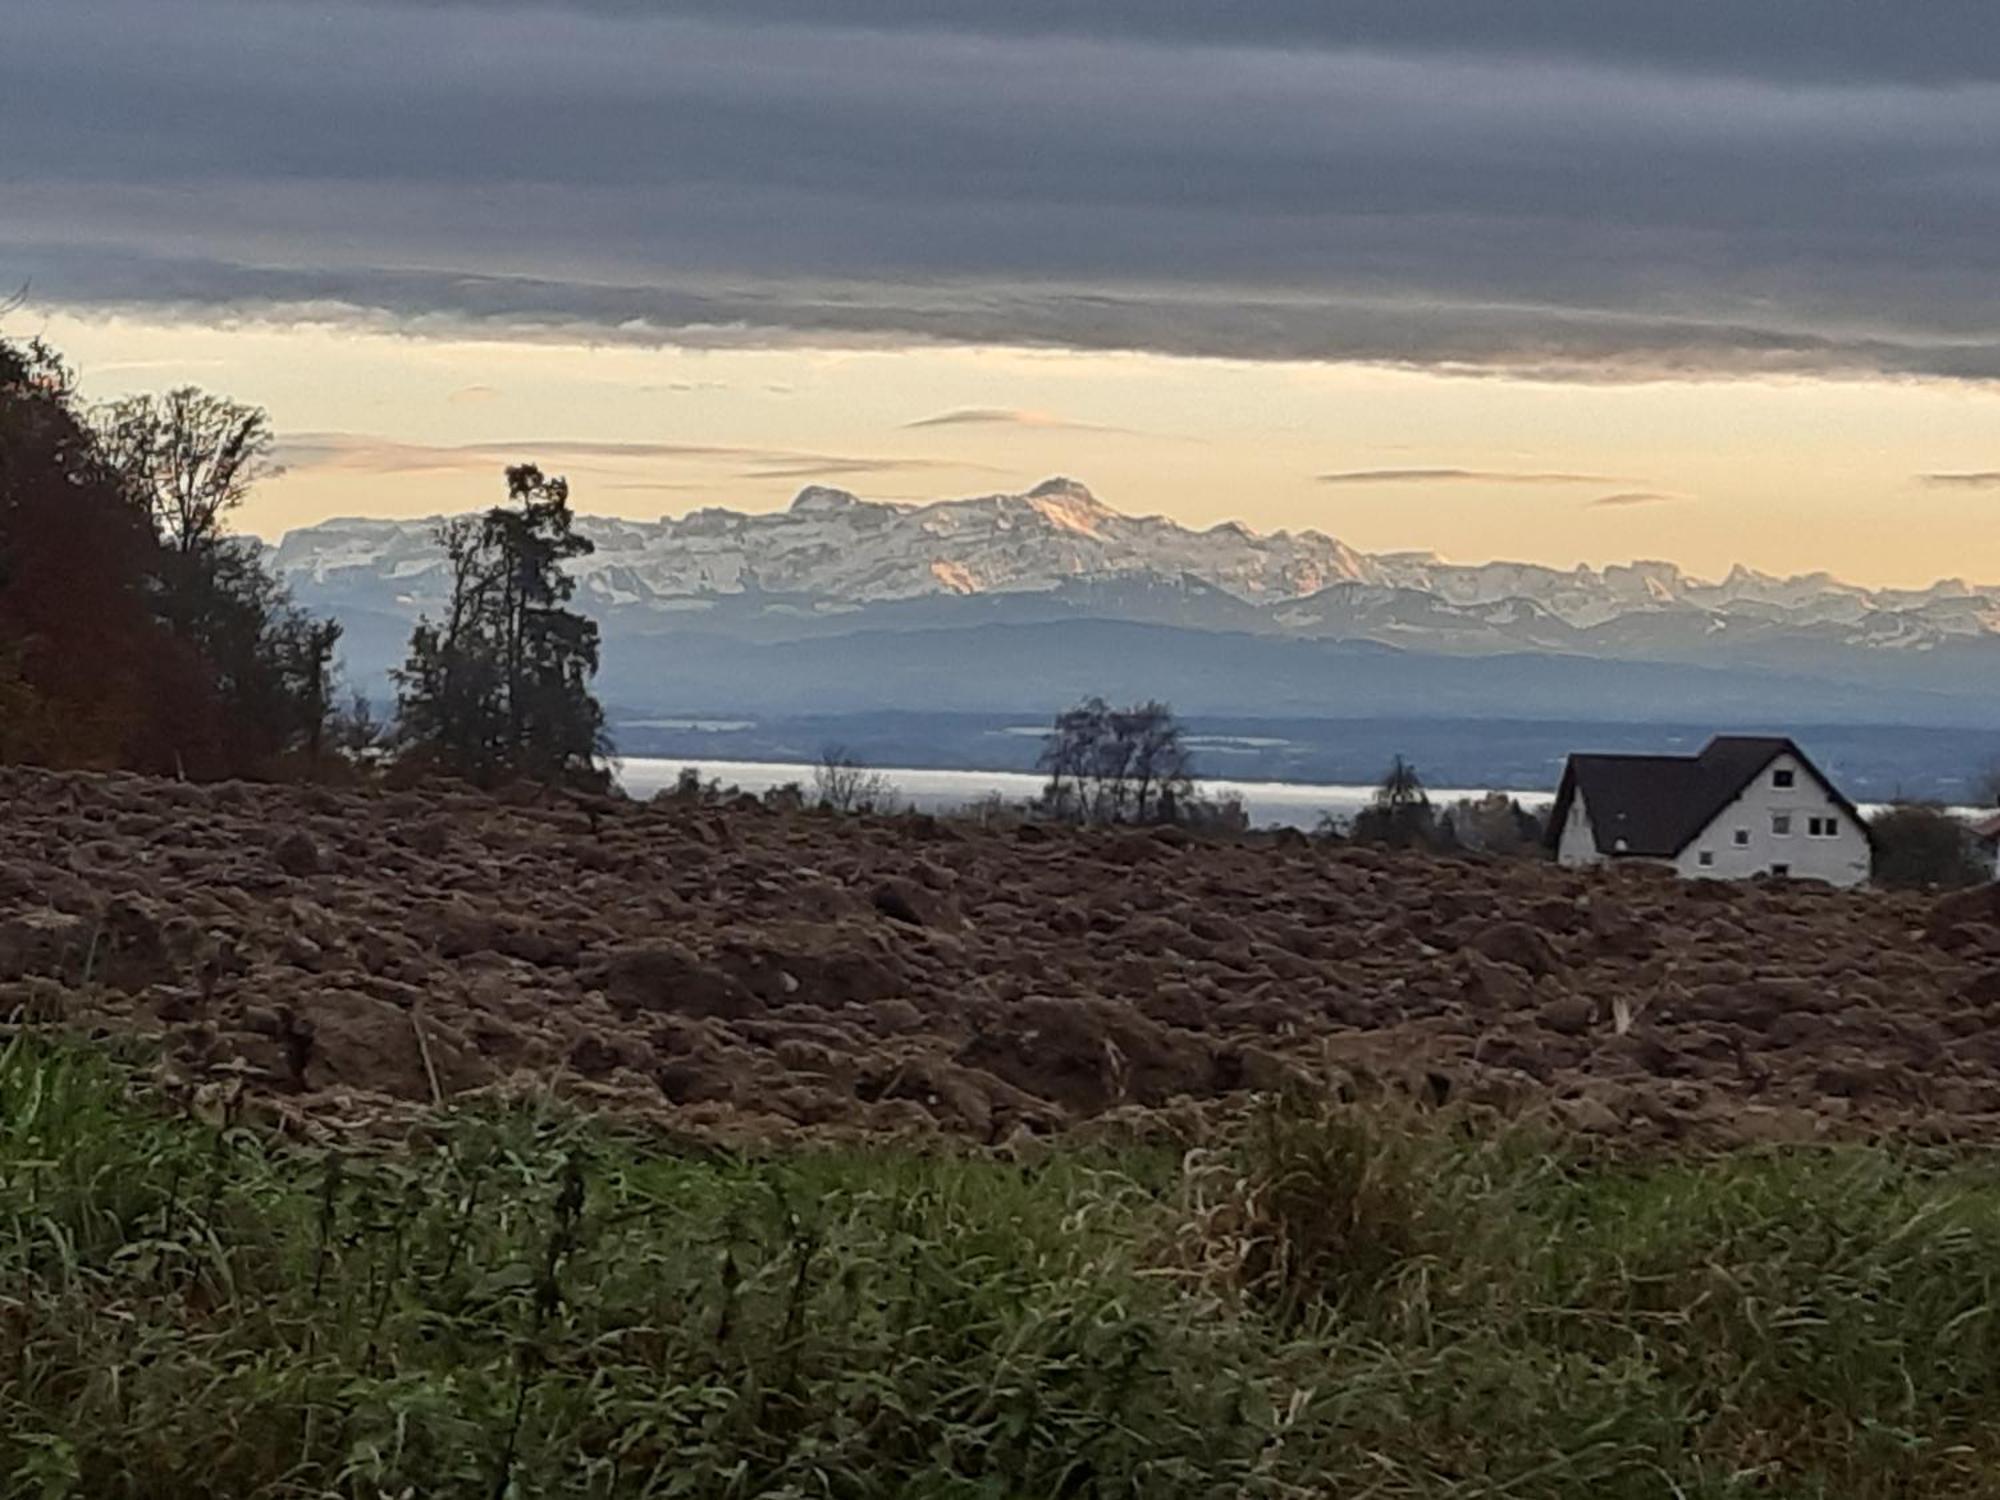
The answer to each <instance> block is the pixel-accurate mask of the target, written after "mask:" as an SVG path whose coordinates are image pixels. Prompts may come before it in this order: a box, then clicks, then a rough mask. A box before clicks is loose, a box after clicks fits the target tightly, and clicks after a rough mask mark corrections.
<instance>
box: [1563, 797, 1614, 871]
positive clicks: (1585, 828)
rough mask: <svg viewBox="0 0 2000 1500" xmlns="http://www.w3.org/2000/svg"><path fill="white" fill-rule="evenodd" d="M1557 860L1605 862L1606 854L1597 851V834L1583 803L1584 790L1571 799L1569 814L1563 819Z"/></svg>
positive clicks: (1567, 862)
mask: <svg viewBox="0 0 2000 1500" xmlns="http://www.w3.org/2000/svg"><path fill="white" fill-rule="evenodd" d="M1556 860H1557V862H1558V863H1561V864H1565V865H1595V864H1601V863H1603V860H1604V856H1603V855H1601V854H1599V853H1598V852H1597V835H1596V834H1595V833H1594V832H1592V830H1591V827H1590V813H1589V812H1588V811H1587V810H1586V809H1585V807H1584V805H1583V793H1582V792H1578V793H1577V794H1576V795H1575V796H1574V797H1572V798H1570V799H1569V816H1568V817H1567V818H1565V819H1564V820H1563V826H1562V833H1561V835H1560V836H1559V837H1558V838H1557V840H1556Z"/></svg>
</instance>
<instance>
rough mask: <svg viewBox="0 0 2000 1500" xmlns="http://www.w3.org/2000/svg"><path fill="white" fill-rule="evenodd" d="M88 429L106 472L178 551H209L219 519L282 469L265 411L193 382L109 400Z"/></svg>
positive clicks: (219, 529) (219, 527) (218, 533)
mask: <svg viewBox="0 0 2000 1500" xmlns="http://www.w3.org/2000/svg"><path fill="white" fill-rule="evenodd" d="M92 425H93V426H94V427H95V428H96V430H97V436H98V440H99V443H100V445H101V448H102V451H103V453H104V454H105V456H106V459H107V460H108V462H109V463H110V465H111V467H112V468H113V469H114V470H115V471H116V472H117V473H118V474H119V475H120V477H121V478H122V479H123V480H124V482H125V483H126V484H127V485H128V486H129V488H130V490H131V493H132V495H133V498H134V499H135V500H136V501H138V502H139V503H140V504H143V505H144V506H145V507H146V509H147V511H148V512H149V513H150V514H151V516H152V517H153V524H154V527H155V528H156V529H157V530H158V532H159V534H160V538H161V540H162V541H164V542H165V543H166V544H167V545H168V546H170V547H172V548H174V549H175V550H176V551H178V552H182V553H189V554H193V553H199V552H203V551H206V550H207V549H209V548H210V547H213V546H214V545H215V544H216V543H217V542H218V541H219V540H220V538H221V537H222V534H223V520H222V518H223V516H224V515H225V514H226V513H227V512H229V511H231V510H234V509H235V508H236V507H237V506H238V505H241V504H242V503H243V497H244V496H245V495H247V494H249V492H250V487H251V486H252V485H254V484H255V483H256V482H257V481H258V480H259V479H262V478H265V477H268V476H270V475H274V474H276V473H278V472H279V469H278V467H277V465H275V464H274V463H272V462H271V447H272V435H271V422H270V418H269V417H267V416H266V415H265V413H264V410H263V408H262V407H257V406H245V405H243V404H242V403H240V402H236V401H231V400H229V399H227V398H226V397H223V396H212V395H210V394H209V393H208V392H206V391H203V390H199V389H197V388H196V387H194V386H191V385H188V386H182V387H180V388H179V389H178V390H172V391H168V392H167V393H166V394H165V395H164V396H152V395H145V396H128V397H126V398H125V399H124V400H122V401H114V402H112V403H111V404H110V405H108V406H105V407H101V408H99V409H98V410H97V411H96V412H95V413H94V414H93V423H92Z"/></svg>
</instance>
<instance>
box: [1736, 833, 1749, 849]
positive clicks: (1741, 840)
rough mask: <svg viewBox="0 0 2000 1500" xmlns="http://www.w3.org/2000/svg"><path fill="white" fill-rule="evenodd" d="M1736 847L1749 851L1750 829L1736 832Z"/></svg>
mask: <svg viewBox="0 0 2000 1500" xmlns="http://www.w3.org/2000/svg"><path fill="white" fill-rule="evenodd" d="M1736 847H1737V848H1739V849H1748V848H1749V847H1750V830H1749V829H1747V828H1739V829H1737V830H1736Z"/></svg>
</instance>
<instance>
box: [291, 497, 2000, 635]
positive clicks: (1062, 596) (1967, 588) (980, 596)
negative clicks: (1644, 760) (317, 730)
mask: <svg viewBox="0 0 2000 1500" xmlns="http://www.w3.org/2000/svg"><path fill="white" fill-rule="evenodd" d="M435 524H436V523H435V522H434V521H391V520H370V519H343V520H333V521H327V522H324V523H322V524H320V525H316V526H311V527H306V528H303V529H301V530H297V531H293V532H291V533H289V534H288V535H287V536H285V538H284V539H283V540H282V541H281V542H280V543H279V544H278V545H277V546H276V547H275V548H274V549H273V550H272V554H271V555H272V561H273V562H274V563H275V565H276V567H277V569H278V571H279V572H280V573H281V574H282V575H283V576H284V578H285V579H286V580H287V581H288V582H289V583H290V584H291V585H292V587H293V589H294V592H295V593H297V594H298V595H299V596H300V597H301V599H303V600H304V601H306V602H308V603H310V604H313V605H315V606H316V607H319V608H325V609H331V610H333V611H334V612H335V613H368V614H374V615H381V616H389V617H393V618H395V619H400V620H409V619H414V618H415V617H416V616H417V615H418V614H419V613H421V612H423V611H424V610H426V609H434V608H435V607H436V605H437V604H438V602H439V601H440V599H441V597H442V587H443V560H442V556H441V554H440V553H439V551H438V548H437V546H436V543H435V542H434V540H433V537H432V532H433V528H434V526H435ZM578 526H579V529H580V530H581V531H583V532H584V533H585V534H587V535H588V536H590V537H591V538H592V540H593V541H595V543H596V544H597V550H596V552H595V554H594V555H593V556H591V557H589V558H587V559H584V560H582V561H581V562H579V563H578V564H577V565H576V570H575V571H576V577H577V581H578V586H579V594H580V596H581V599H582V601H583V603H584V604H585V606H586V607H587V608H589V609H591V610H592V611H593V612H595V613H597V614H599V615H600V616H603V617H605V618H606V620H607V627H606V628H607V634H610V633H613V632H615V631H616V630H619V629H625V630H640V631H644V632H646V633H658V632H659V631H662V630H669V629H701V630H708V631H719V632H722V633H726V634H736V635H744V636H746V637H756V638H762V639H774V638H780V637H782V636H784V635H788V634H792V635H799V634H817V633H822V632H824V631H827V630H830V629H844V630H854V629H866V628H874V627H876V626H886V627H888V628H927V627H933V626H941V625H948V624H950V623H953V622H954V621H957V622H973V621H978V620H992V619H1007V620H1025V619H1033V618H1061V617H1071V618H1074V617H1076V616H1078V615H1086V616H1091V617H1101V618H1110V619H1133V620H1144V621H1148V622H1151V623H1156V624H1166V625H1178V626H1185V627H1191V628H1199V629H1211V630H1212V629H1229V630H1242V631H1250V632H1254V633H1259V634H1272V635H1281V636H1291V637H1305V638H1311V639H1320V640H1351V641H1375V642H1382V643H1386V644H1393V645H1397V646H1402V647H1405V648H1409V649H1413V650H1419V651H1430V652H1444V653H1453V654H1466V653H1488V652H1498V651H1561V652H1575V653H1581V654H1587V655H1591V656H1607V657H1613V658H1620V659H1657V660H1674V661H1697V660H1703V659H1708V658H1712V657H1714V656H1716V655H1717V654H1718V653H1721V654H1724V655H1727V654H1730V653H1732V652H1735V651H1737V650H1739V649H1743V648H1755V647H1757V646H1758V645H1759V644H1762V645H1765V646H1769V645H1772V644H1773V643H1776V642H1779V641H1790V642H1792V643H1794V644H1801V643H1804V644H1812V645H1816V646H1820V647H1834V646H1837V647H1843V648H1858V649H1862V650H1866V651H1869V652H1875V651H1897V652H1924V651H1932V650H1936V649H1937V648H1939V647H1942V646H1945V645H1947V644H1952V643H1960V642H1970V641H1985V640H1989V639H1993V638H1996V637H2000V588H1990V587H1974V586H1971V585H1968V584H1966V583H1963V582H1960V581H1958V580H1955V579H1954V580H1948V581H1945V582H1940V583H1937V584H1934V585H1932V586H1931V587H1929V588H1927V589H1918V590H1898V589H1867V588H1862V587H1859V586H1857V585H1854V584H1849V583H1843V582H1841V581H1840V580H1838V579H1835V578H1833V577H1831V576H1829V575H1828V574H1825V573H1811V574H1805V575H1800V576H1795V577H1789V578H1778V577H1773V576H1771V575H1768V574H1764V573H1758V572H1753V571H1751V570H1749V569H1747V568H1743V567H1740V566H1739V567H1737V568H1735V569H1734V570H1732V571H1731V572H1730V574H1729V575H1728V576H1727V577H1726V578H1724V579H1722V580H1721V581H1720V582H1707V581H1703V580H1701V579H1697V578H1692V577H1690V576H1688V575H1687V574H1685V573H1684V572H1682V571H1681V569H1680V568H1678V567H1677V566H1675V565H1674V564H1672V563H1666V562H1635V563H1631V564H1628V565H1624V566H1611V567H1605V568H1602V569H1597V568H1588V567H1578V568H1575V569H1570V570H1564V569H1559V568H1549V567H1542V566H1538V565H1535V564H1530V563H1512V562H1492V563H1481V564H1454V563H1447V562H1445V561H1443V560H1441V559H1440V558H1438V557H1437V556H1435V555H1434V554H1431V553H1416V552H1397V553H1377V554H1369V553H1363V552H1358V551H1356V550H1355V549H1354V548H1352V547H1349V546H1347V545H1346V544H1345V543H1343V542H1341V541H1338V540H1336V539H1335V538H1333V537H1329V536H1325V535H1323V534H1321V533H1320V532H1317V531H1302V532H1286V531H1279V532H1275V533H1271V534H1268V535H1264V534H1259V533H1257V532H1254V531H1252V530H1250V529H1249V528H1248V527H1245V526H1243V525H1240V524H1237V523H1226V524H1223V525H1219V526H1214V527H1210V528H1209V529H1208V530H1205V531H1195V530H1191V529H1189V528H1187V527H1184V526H1181V525H1178V524H1176V523H1175V522H1173V521H1170V520H1168V519H1166V518H1164V517H1161V516H1133V515H1127V514H1124V513H1122V512H1120V511H1117V510H1114V509H1112V508H1111V507H1110V506H1108V505H1105V504H1104V503H1103V502H1102V501H1100V500H1098V499H1097V498H1096V497H1095V496H1093V495H1092V494H1091V493H1090V491H1089V490H1088V489H1086V488H1085V487H1084V486H1082V485H1081V484H1078V483H1075V482H1074V481H1072V480H1067V479H1052V480H1049V481H1048V482H1047V483H1044V484H1041V485H1037V486H1036V487H1035V488H1034V489H1032V490H1030V491H1028V492H1027V493H1026V494H1019V495H1004V494H1003V495H986V496H980V497H977V498H973V499H960V500H940V501H935V502H932V503H929V504H901V503H898V504H889V503H881V502H874V501H866V500H862V499H859V498H857V497H856V496H854V495H851V494H848V493H847V492H845V491H843V490H835V489H826V488H821V487H817V486H815V487H812V488H809V489H806V490H804V491H802V492H801V493H800V494H799V496H798V498H797V499H796V500H794V501H793V502H792V505H791V507H790V509H788V510H785V511H781V512H775V513H769V514H745V513H742V512H738V511H731V510H723V509H713V508H711V509H703V510H697V511H693V512H691V513H689V514H687V515H685V516H682V517H679V518H662V519H660V520H658V521H631V520H619V519H613V518H609V517H585V518H581V519H580V520H579V523H578ZM954 606H956V607H954Z"/></svg>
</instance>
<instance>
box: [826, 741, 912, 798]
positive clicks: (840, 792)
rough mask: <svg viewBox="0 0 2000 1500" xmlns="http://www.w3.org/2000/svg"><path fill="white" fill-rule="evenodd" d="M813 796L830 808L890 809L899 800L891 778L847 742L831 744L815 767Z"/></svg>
mask: <svg viewBox="0 0 2000 1500" xmlns="http://www.w3.org/2000/svg"><path fill="white" fill-rule="evenodd" d="M813 800H814V802H815V803H816V804H817V805H818V806H819V807H820V808H822V809H823V810H824V811H827V812H837V813H871V812H888V811H890V810H891V809H892V808H893V807H894V806H895V802H896V788H895V787H894V786H893V785H891V784H890V782H889V778H888V777H886V776H884V775H882V774H881V773H880V772H878V771H871V770H869V769H868V768H867V767H866V766H864V765H862V764H861V762H860V761H858V760H856V759H855V758H854V756H853V755H852V754H850V753H849V752H848V750H847V748H846V747H845V746H843V745H828V746H827V747H826V748H825V749H823V750H822V751H820V753H819V764H818V765H816V766H814V767H813Z"/></svg>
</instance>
